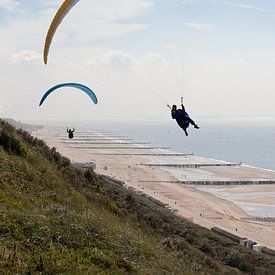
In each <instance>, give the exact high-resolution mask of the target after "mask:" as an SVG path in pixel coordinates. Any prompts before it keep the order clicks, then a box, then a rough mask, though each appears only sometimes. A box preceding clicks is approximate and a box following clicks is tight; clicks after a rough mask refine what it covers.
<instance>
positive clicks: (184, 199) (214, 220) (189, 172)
mask: <svg viewBox="0 0 275 275" xmlns="http://www.w3.org/2000/svg"><path fill="white" fill-rule="evenodd" d="M36 134H37V136H38V137H39V138H41V139H43V140H44V141H45V142H46V143H47V144H48V145H49V146H54V147H56V148H57V150H58V151H59V152H60V153H61V154H63V155H64V156H66V157H68V158H69V159H71V161H72V162H95V163H96V170H95V171H96V172H97V173H98V174H103V175H108V176H111V177H113V178H116V179H119V180H122V181H123V182H125V184H126V185H127V186H131V187H134V188H136V189H137V190H139V191H142V192H144V193H146V194H148V195H150V196H152V197H154V198H156V199H158V200H160V201H162V202H163V203H167V204H169V205H170V207H171V208H174V209H177V213H178V215H181V216H183V217H185V218H191V219H193V221H194V222H195V223H198V224H200V225H202V226H204V227H206V228H211V227H213V226H219V227H223V228H225V229H226V230H228V231H231V232H233V233H234V234H236V233H237V234H238V235H240V236H245V237H248V238H250V239H252V240H254V241H257V242H258V243H261V244H263V245H266V246H268V247H271V248H274V249H275V238H274V236H275V222H265V221H253V220H249V218H250V216H249V214H247V213H246V212H245V211H244V210H243V209H242V208H240V207H239V206H237V205H236V204H234V203H233V202H230V201H228V200H225V199H222V198H219V197H217V196H215V195H213V194H211V193H209V192H205V191H203V190H199V189H198V188H195V187H193V186H189V185H184V184H181V183H176V182H175V181H177V180H178V179H179V178H181V177H182V179H183V180H274V179H275V172H272V171H266V170H263V169H257V168H251V167H246V166H232V167H223V166H221V167H202V168H196V169H182V171H181V172H175V171H173V169H170V168H169V169H167V168H160V167H154V166H143V165H140V164H150V163H151V164H152V163H159V164H160V163H172V164H176V163H180V164H192V163H193V164H194V163H210V164H215V163H224V162H223V161H218V160H212V159H208V158H202V157H198V156H193V155H187V156H142V155H137V153H139V154H142V153H144V154H148V151H150V152H152V155H153V154H155V153H157V154H159V153H164V151H163V150H148V149H136V148H135V149H134V150H132V149H131V148H129V147H131V146H133V147H136V146H135V145H129V144H125V145H124V146H125V147H127V149H126V148H125V149H115V147H116V146H118V147H122V146H123V145H122V144H118V145H115V144H111V145H108V144H106V145H104V148H106V149H103V146H102V144H100V145H98V146H99V147H101V148H100V149H99V148H98V149H95V148H93V149H80V148H73V147H74V145H73V144H71V143H73V142H74V141H70V143H69V142H68V143H66V141H65V140H63V138H62V136H61V133H60V132H59V129H57V128H49V127H48V128H43V129H41V130H39V131H37V133H36ZM85 134H86V135H88V136H89V133H85ZM93 138H94V137H93ZM99 138H101V139H103V138H106V136H105V137H104V136H99ZM78 142H79V140H78ZM77 146H81V145H79V144H77ZM83 146H86V145H85V144H83ZM108 146H110V147H111V148H112V149H108ZM137 146H140V148H141V147H142V146H141V145H137ZM149 146H150V145H149ZM93 147H96V145H93ZM104 154H106V155H104ZM119 154H121V155H119ZM177 171H178V169H177ZM176 176H177V177H176ZM223 188H225V191H226V192H228V193H230V192H232V195H234V193H240V192H241V193H252V192H258V193H259V192H260V193H261V192H267V194H270V195H263V196H259V195H257V194H255V196H254V197H253V196H249V199H248V198H245V196H244V198H243V202H250V203H251V202H252V203H266V204H268V203H271V202H272V200H273V201H275V185H274V184H272V185H245V186H233V187H232V186H224V187H223ZM236 229H237V231H236Z"/></svg>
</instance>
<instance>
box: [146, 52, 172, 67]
mask: <svg viewBox="0 0 275 275" xmlns="http://www.w3.org/2000/svg"><path fill="white" fill-rule="evenodd" d="M143 59H144V61H145V62H147V63H151V64H163V65H164V64H166V63H167V62H166V60H165V58H164V57H163V55H162V54H160V53H154V52H151V53H149V54H147V55H145V56H144V58H143Z"/></svg>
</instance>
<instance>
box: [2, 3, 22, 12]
mask: <svg viewBox="0 0 275 275" xmlns="http://www.w3.org/2000/svg"><path fill="white" fill-rule="evenodd" d="M19 5H20V3H19V2H18V1H16V0H0V10H3V11H5V12H9V13H11V12H14V11H15V10H17V8H18V7H19Z"/></svg>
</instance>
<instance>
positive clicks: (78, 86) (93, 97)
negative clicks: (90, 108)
mask: <svg viewBox="0 0 275 275" xmlns="http://www.w3.org/2000/svg"><path fill="white" fill-rule="evenodd" d="M62 87H72V88H76V89H79V90H81V91H83V92H85V93H86V94H87V95H88V96H89V97H90V98H91V100H92V101H93V102H94V104H97V102H98V101H97V97H96V94H95V93H94V92H93V91H92V90H91V89H90V88H89V87H87V86H85V85H83V84H80V83H61V84H58V85H56V86H54V87H52V88H50V89H49V90H48V91H47V92H46V93H45V94H44V95H43V97H42V98H41V100H40V103H39V106H41V105H42V104H43V102H44V101H45V100H46V98H47V97H48V96H49V95H50V94H51V93H52V92H54V91H55V90H58V89H60V88H62Z"/></svg>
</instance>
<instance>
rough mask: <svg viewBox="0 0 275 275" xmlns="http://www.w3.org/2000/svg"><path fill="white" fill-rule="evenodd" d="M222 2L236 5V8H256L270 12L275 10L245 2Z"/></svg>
mask: <svg viewBox="0 0 275 275" xmlns="http://www.w3.org/2000/svg"><path fill="white" fill-rule="evenodd" d="M222 4H224V5H228V6H233V7H237V8H243V9H250V10H257V11H262V12H271V13H273V12H275V11H274V10H272V9H266V8H263V7H260V6H253V5H247V4H242V3H235V2H229V1H223V2H222Z"/></svg>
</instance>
